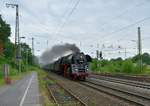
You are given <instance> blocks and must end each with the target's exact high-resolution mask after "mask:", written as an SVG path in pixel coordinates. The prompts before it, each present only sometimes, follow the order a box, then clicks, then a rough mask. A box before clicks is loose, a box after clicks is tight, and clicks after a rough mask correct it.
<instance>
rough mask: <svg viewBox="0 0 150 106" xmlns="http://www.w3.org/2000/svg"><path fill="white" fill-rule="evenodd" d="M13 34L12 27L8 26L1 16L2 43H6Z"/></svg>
mask: <svg viewBox="0 0 150 106" xmlns="http://www.w3.org/2000/svg"><path fill="white" fill-rule="evenodd" d="M10 34H11V29H10V25H9V24H7V23H6V22H5V21H4V20H3V19H2V17H1V15H0V41H1V42H3V43H4V42H5V41H6V40H8V37H9V36H10Z"/></svg>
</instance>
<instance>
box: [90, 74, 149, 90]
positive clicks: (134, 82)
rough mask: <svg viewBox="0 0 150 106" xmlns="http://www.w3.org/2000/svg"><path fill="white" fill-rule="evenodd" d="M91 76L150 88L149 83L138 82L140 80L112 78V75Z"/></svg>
mask: <svg viewBox="0 0 150 106" xmlns="http://www.w3.org/2000/svg"><path fill="white" fill-rule="evenodd" d="M90 78H94V79H100V80H105V81H110V82H115V83H120V84H125V85H130V86H134V87H139V88H144V89H150V84H149V83H142V82H138V81H131V80H124V79H118V78H111V77H110V78H109V77H104V76H98V78H97V77H94V76H92V77H90Z"/></svg>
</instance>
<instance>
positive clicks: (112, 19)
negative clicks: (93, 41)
mask: <svg viewBox="0 0 150 106" xmlns="http://www.w3.org/2000/svg"><path fill="white" fill-rule="evenodd" d="M147 2H150V1H149V0H147V1H146V2H142V3H139V4H136V5H134V6H132V7H131V8H127V9H126V10H125V11H123V12H122V13H120V14H119V15H117V16H114V17H113V18H111V19H110V20H111V21H107V22H105V23H104V24H102V27H104V26H105V25H107V24H108V23H109V24H110V23H111V22H113V21H114V20H115V19H117V18H120V17H121V16H122V15H124V14H125V13H127V12H128V11H129V10H131V9H133V8H136V7H139V6H142V5H144V4H145V3H147ZM102 30H103V29H102Z"/></svg>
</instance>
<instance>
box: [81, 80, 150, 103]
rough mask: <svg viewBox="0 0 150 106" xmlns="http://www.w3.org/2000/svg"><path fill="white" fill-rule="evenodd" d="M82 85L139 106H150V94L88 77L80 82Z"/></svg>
mask: <svg viewBox="0 0 150 106" xmlns="http://www.w3.org/2000/svg"><path fill="white" fill-rule="evenodd" d="M80 83H81V84H82V85H85V86H87V87H90V88H93V89H95V90H98V91H100V92H104V93H106V94H108V95H112V96H115V97H117V98H119V99H122V100H125V101H128V102H131V103H134V104H136V105H139V106H150V96H146V95H142V94H140V93H137V92H132V91H131V90H126V89H122V88H121V87H119V86H118V87H116V86H112V85H109V84H107V83H103V82H99V81H95V80H91V79H87V81H86V82H80Z"/></svg>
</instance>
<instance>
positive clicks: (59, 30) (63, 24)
mask: <svg viewBox="0 0 150 106" xmlns="http://www.w3.org/2000/svg"><path fill="white" fill-rule="evenodd" d="M80 1H81V0H78V1H77V2H76V3H75V5H74V6H73V8H72V9H71V11H70V13H69V14H68V16H67V18H66V20H65V21H64V22H63V23H62V24H61V25H60V28H59V29H58V31H57V32H56V34H58V33H60V32H61V30H62V29H63V28H64V26H65V24H66V23H67V21H68V20H69V18H70V17H71V15H72V14H73V12H74V11H75V10H76V8H77V6H78V5H79V3H80Z"/></svg>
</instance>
